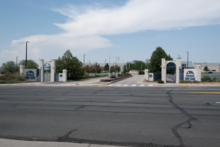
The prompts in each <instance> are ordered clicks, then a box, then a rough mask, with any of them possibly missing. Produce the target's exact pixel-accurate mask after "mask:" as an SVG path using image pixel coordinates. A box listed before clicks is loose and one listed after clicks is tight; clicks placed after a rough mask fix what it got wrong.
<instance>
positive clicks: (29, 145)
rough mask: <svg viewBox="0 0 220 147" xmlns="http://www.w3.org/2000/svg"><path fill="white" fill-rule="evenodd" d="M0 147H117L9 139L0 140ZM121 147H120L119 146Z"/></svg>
mask: <svg viewBox="0 0 220 147" xmlns="http://www.w3.org/2000/svg"><path fill="white" fill-rule="evenodd" d="M0 145H1V147H119V146H110V145H97V144H86V143H82V144H80V143H69V142H49V141H48V142H46V141H45V142H44V141H22V140H11V139H0ZM120 147H122V146H120Z"/></svg>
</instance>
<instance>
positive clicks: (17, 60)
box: [15, 56, 18, 72]
mask: <svg viewBox="0 0 220 147" xmlns="http://www.w3.org/2000/svg"><path fill="white" fill-rule="evenodd" d="M17 65H18V56H17V57H16V66H15V72H16V68H17Z"/></svg>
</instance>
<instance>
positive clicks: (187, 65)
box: [186, 51, 189, 69]
mask: <svg viewBox="0 0 220 147" xmlns="http://www.w3.org/2000/svg"><path fill="white" fill-rule="evenodd" d="M186 52H187V69H188V67H189V66H188V63H189V52H188V51H186Z"/></svg>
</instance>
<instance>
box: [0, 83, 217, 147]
mask: <svg viewBox="0 0 220 147" xmlns="http://www.w3.org/2000/svg"><path fill="white" fill-rule="evenodd" d="M131 80H132V79H131ZM131 82H132V81H131ZM218 102H219V103H218ZM0 138H8V139H20V140H41V141H63V142H79V143H92V144H106V145H123V146H139V147H142V146H145V147H153V146H154V147H165V146H166V147H177V146H179V147H180V146H181V147H183V146H191V147H219V144H220V90H219V88H187V87H183V88H169V87H167V88H166V87H163V88H160V87H24V86H23V87H16V86H13V87H10V86H7V87H0Z"/></svg>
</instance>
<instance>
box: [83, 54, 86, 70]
mask: <svg viewBox="0 0 220 147" xmlns="http://www.w3.org/2000/svg"><path fill="white" fill-rule="evenodd" d="M85 56H86V54H84V55H83V63H84V68H85V66H86V65H85Z"/></svg>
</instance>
